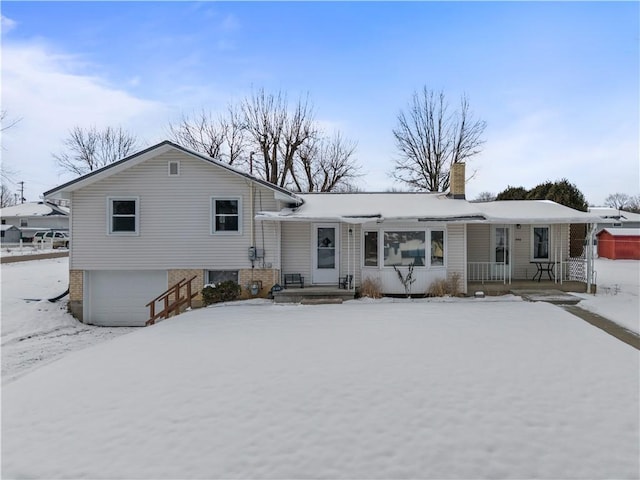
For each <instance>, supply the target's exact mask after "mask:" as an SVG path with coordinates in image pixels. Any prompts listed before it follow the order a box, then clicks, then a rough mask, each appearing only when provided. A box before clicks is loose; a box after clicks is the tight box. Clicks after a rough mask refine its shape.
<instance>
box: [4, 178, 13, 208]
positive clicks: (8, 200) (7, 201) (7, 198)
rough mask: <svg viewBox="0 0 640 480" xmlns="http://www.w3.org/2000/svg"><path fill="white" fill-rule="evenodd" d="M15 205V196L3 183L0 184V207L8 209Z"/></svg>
mask: <svg viewBox="0 0 640 480" xmlns="http://www.w3.org/2000/svg"><path fill="white" fill-rule="evenodd" d="M15 204H16V196H15V195H14V194H13V193H12V192H11V190H10V189H9V187H8V186H7V185H6V184H5V183H4V182H2V183H0V207H2V208H4V207H10V206H11V205H15Z"/></svg>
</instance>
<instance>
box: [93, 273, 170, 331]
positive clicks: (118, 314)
mask: <svg viewBox="0 0 640 480" xmlns="http://www.w3.org/2000/svg"><path fill="white" fill-rule="evenodd" d="M166 289H167V271H166V270H135V271H129V270H94V271H85V278H84V312H83V319H84V322H85V323H89V324H92V325H100V326H105V327H106V326H109V327H142V326H144V325H145V322H146V321H147V320H148V319H149V308H148V307H145V305H146V304H147V303H149V302H150V301H151V300H153V299H154V298H155V297H157V296H158V295H160V294H161V293H162V292H164V291H165V290H166Z"/></svg>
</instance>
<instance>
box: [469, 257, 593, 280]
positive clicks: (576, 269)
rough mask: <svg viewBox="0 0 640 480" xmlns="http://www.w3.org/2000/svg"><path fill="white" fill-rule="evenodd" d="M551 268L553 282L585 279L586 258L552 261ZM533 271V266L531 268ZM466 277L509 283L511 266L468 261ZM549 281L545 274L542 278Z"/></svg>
mask: <svg viewBox="0 0 640 480" xmlns="http://www.w3.org/2000/svg"><path fill="white" fill-rule="evenodd" d="M552 265H553V268H552V269H551V272H552V276H553V279H552V281H553V282H555V283H562V282H563V281H578V282H586V281H587V260H586V258H584V256H582V257H577V258H568V259H566V260H564V261H562V262H561V261H556V262H552ZM533 270H534V271H535V268H534V269H533ZM467 279H468V281H469V282H482V283H484V282H502V283H505V284H507V283H511V280H512V276H511V268H510V266H509V265H508V264H505V263H496V262H468V263H467ZM531 279H532V277H531V276H529V278H522V279H521V280H531ZM543 279H544V280H545V281H549V279H548V278H547V275H546V274H545V275H544V278H543Z"/></svg>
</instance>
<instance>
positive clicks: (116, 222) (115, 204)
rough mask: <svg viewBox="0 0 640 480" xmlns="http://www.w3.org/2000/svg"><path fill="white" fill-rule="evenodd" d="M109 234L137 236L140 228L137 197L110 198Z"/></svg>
mask: <svg viewBox="0 0 640 480" xmlns="http://www.w3.org/2000/svg"><path fill="white" fill-rule="evenodd" d="M108 203H109V233H110V234H112V235H137V234H138V226H139V217H140V212H139V199H138V198H137V197H110V198H109V200H108Z"/></svg>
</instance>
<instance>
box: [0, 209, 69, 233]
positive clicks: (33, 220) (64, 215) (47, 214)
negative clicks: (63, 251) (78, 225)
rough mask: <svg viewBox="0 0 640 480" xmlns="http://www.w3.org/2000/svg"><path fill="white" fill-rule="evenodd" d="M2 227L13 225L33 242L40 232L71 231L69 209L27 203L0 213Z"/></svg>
mask: <svg viewBox="0 0 640 480" xmlns="http://www.w3.org/2000/svg"><path fill="white" fill-rule="evenodd" d="M0 222H1V223H2V225H13V226H15V227H18V228H19V229H20V230H21V231H22V238H23V239H24V240H29V241H30V240H31V238H32V237H33V235H34V234H35V233H36V232H37V231H39V230H69V208H68V207H61V206H59V205H56V204H54V203H51V202H47V201H41V202H25V203H21V204H18V205H13V206H11V207H4V208H3V209H2V210H1V211H0Z"/></svg>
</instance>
